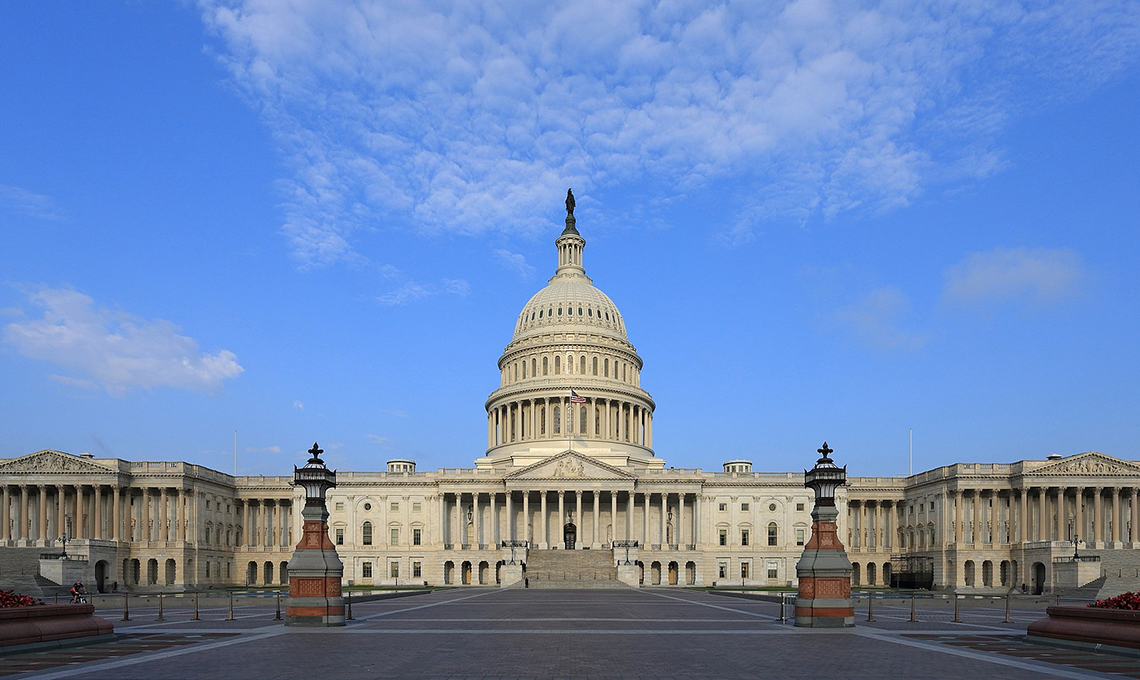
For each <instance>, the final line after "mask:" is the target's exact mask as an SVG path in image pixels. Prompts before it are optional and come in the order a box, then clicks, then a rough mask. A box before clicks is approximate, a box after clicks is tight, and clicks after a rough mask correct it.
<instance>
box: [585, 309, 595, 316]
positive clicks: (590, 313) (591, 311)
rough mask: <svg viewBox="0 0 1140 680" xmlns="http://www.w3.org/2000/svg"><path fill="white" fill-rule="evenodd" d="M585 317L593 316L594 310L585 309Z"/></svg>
mask: <svg viewBox="0 0 1140 680" xmlns="http://www.w3.org/2000/svg"><path fill="white" fill-rule="evenodd" d="M586 316H590V317H592V316H594V310H592V309H587V310H586Z"/></svg>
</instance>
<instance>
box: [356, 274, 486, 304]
mask: <svg viewBox="0 0 1140 680" xmlns="http://www.w3.org/2000/svg"><path fill="white" fill-rule="evenodd" d="M469 290H470V286H469V285H468V283H467V282H466V281H464V280H463V279H442V280H441V281H440V283H439V285H432V286H428V285H424V284H420V283H416V282H415V281H406V282H404V284H403V285H401V286H400V287H399V288H396V289H395V290H391V291H388V292H387V293H384V294H383V295H379V296H377V297H376V301H377V302H379V303H380V304H382V305H384V306H386V307H392V306H396V305H406V304H408V303H409V302H414V301H416V300H421V299H423V298H426V297H431V296H433V295H439V294H441V293H447V294H449V295H458V296H460V297H464V296H466V295H467V293H468V292H469Z"/></svg>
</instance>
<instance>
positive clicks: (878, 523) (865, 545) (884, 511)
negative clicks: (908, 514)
mask: <svg viewBox="0 0 1140 680" xmlns="http://www.w3.org/2000/svg"><path fill="white" fill-rule="evenodd" d="M898 506H899V502H898V501H895V500H856V499H851V500H849V501H848V502H847V508H848V510H849V511H850V512H849V515H848V517H849V519H848V528H849V529H850V533H849V536H848V543H849V544H850V545H848V546H847V547H848V549H850V550H855V551H860V552H868V551H876V550H878V551H882V550H892V549H893V548H894V545H895V541H894V539H893V538H892V537H893V536H894V534H895V526H896V525H897V522H898V517H897V507H898Z"/></svg>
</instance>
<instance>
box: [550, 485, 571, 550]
mask: <svg viewBox="0 0 1140 680" xmlns="http://www.w3.org/2000/svg"><path fill="white" fill-rule="evenodd" d="M565 526H566V492H565V491H562V490H559V491H558V526H557V527H555V528H554V533H555V535H561V532H562V531H564V527H565ZM547 540H549V538H548V539H547ZM560 540H562V539H561V538H556V539H555V540H554V542H555V543H556V544H557V543H558V542H559V541H560Z"/></svg>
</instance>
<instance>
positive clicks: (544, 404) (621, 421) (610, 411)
mask: <svg viewBox="0 0 1140 680" xmlns="http://www.w3.org/2000/svg"><path fill="white" fill-rule="evenodd" d="M585 399H586V403H584V404H571V403H570V396H569V395H567V396H565V397H538V398H534V399H521V400H518V401H512V402H509V403H506V404H500V405H499V406H497V407H495V408H492V409H489V410H488V412H487V446H488V447H493V446H498V445H501V444H509V443H511V442H516V441H539V440H551V439H565V438H567V437H569V436H570V435H571V433H572V434H573V435H574V436H575V437H585V438H587V439H604V440H610V441H626V442H631V443H634V444H639V445H641V446H644V447H646V448H653V411H652V410H650V409H649V408H646V407H645V406H642V405H640V404H638V403H635V402H631V401H626V400H621V399H604V398H601V397H585ZM583 415H584V416H585V417H584V418H583Z"/></svg>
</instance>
